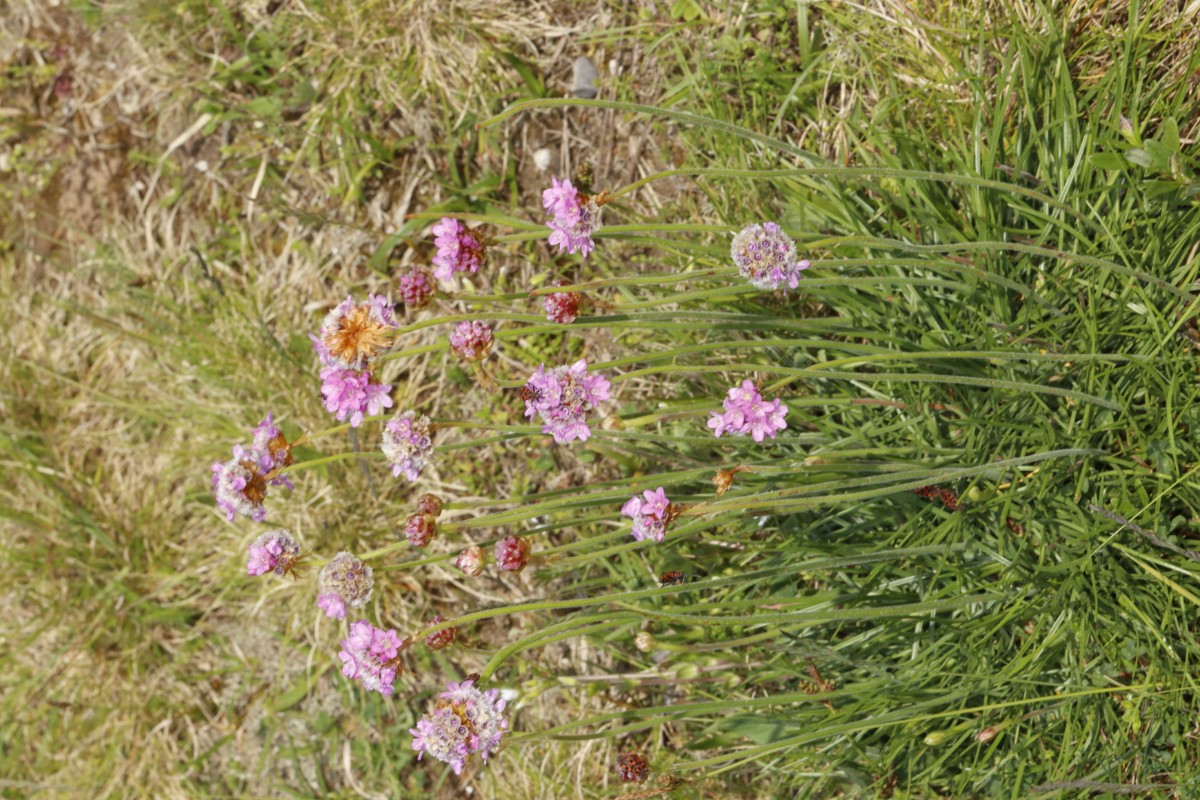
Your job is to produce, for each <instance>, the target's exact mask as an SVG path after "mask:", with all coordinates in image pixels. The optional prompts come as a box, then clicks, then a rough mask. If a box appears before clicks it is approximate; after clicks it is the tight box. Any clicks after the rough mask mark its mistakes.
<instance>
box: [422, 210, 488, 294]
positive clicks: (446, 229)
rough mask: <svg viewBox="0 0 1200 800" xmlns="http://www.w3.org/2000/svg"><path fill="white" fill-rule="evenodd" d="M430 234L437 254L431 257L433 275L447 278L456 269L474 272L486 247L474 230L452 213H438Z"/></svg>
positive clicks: (481, 259)
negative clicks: (438, 216)
mask: <svg viewBox="0 0 1200 800" xmlns="http://www.w3.org/2000/svg"><path fill="white" fill-rule="evenodd" d="M433 235H434V237H435V238H434V240H433V243H434V244H435V245H437V254H436V255H435V256H434V257H433V266H434V270H433V276H434V277H435V278H437V279H438V280H439V281H449V280H450V279H451V278H452V277H453V276H454V273H456V272H469V273H471V274H472V275H474V274H475V273H476V272H478V271H479V268H480V267H481V266H482V265H483V262H484V258H485V256H486V254H487V251H486V250H485V248H484V246H483V239H482V238H481V237H480V236H479V234H478V233H476V232H475V231H472V230H469V229H468V228H467V226H466V225H463V224H462V223H461V222H459V221H458V220H456V219H454V217H442V219H441V221H440V222H438V223H437V224H436V225H434V226H433Z"/></svg>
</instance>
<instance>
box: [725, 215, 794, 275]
mask: <svg viewBox="0 0 1200 800" xmlns="http://www.w3.org/2000/svg"><path fill="white" fill-rule="evenodd" d="M730 254H731V255H732V256H733V263H734V264H736V265H737V268H738V272H739V273H740V274H741V276H742V277H743V278H745V279H746V280H748V281H750V283H751V284H752V285H754V286H756V287H758V288H759V289H778V288H779V286H780V285H781V284H784V283H786V284H787V285H788V286H789V287H791V288H792V289H795V288H796V287H797V286H799V285H800V273H801V272H803V271H804V270H806V269H808V268H809V267H811V266H812V263H811V262H809V261H807V260H803V261H802V260H799V259H798V257H797V254H796V243H795V242H793V241H792V240H791V238H790V237H789V236H788V235H787V234H786V233H784V232H783V229H782V228H780V227H779V226H778V225H776V224H775V223H774V222H763V223H754V224H753V225H747V226H746V227H745V228H743V229H742V230H741V231H739V232H738V233H737V235H735V236H734V237H733V244H732V245H731V246H730Z"/></svg>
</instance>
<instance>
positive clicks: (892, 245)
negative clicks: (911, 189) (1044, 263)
mask: <svg viewBox="0 0 1200 800" xmlns="http://www.w3.org/2000/svg"><path fill="white" fill-rule="evenodd" d="M808 244H809V245H810V246H811V247H840V246H844V245H855V246H860V247H878V248H882V249H892V250H901V251H904V252H908V253H934V254H942V253H1005V252H1008V253H1025V254H1026V255H1033V256H1041V257H1043V258H1053V259H1058V260H1062V261H1073V262H1075V263H1076V264H1081V265H1083V266H1087V267H1096V268H1098V269H1105V270H1109V271H1111V272H1116V273H1118V274H1120V275H1124V276H1125V277H1128V278H1137V279H1138V280H1139V281H1142V282H1143V283H1150V284H1153V285H1155V286H1157V287H1158V288H1160V289H1163V290H1165V291H1167V292H1170V293H1171V294H1173V295H1175V296H1176V297H1178V298H1179V299H1181V300H1187V301H1189V302H1193V301H1195V298H1194V297H1193V296H1192V295H1191V294H1190V293H1189V292H1188V291H1187V290H1185V289H1180V288H1179V287H1178V286H1175V285H1173V284H1171V283H1168V282H1167V281H1165V280H1163V279H1162V278H1159V277H1158V276H1156V275H1151V274H1150V273H1148V272H1142V271H1141V270H1136V269H1133V268H1132V267H1126V266H1124V265H1121V264H1117V263H1116V262H1114V261H1108V260H1107V259H1103V258H1096V257H1095V256H1087V255H1083V254H1080V253H1068V252H1066V251H1064V250H1054V249H1051V248H1048V247H1038V246H1036V245H1032V244H1021V243H1019V242H958V243H955V244H911V243H909V242H901V241H898V240H895V239H880V238H876V237H872V236H831V237H827V238H824V239H818V240H815V241H812V242H809V243H808Z"/></svg>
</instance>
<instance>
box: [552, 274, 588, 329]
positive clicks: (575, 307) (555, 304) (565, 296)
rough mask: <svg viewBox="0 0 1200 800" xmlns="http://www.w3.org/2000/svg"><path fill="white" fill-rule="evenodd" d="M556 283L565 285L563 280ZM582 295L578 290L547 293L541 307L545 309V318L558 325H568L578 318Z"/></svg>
mask: <svg viewBox="0 0 1200 800" xmlns="http://www.w3.org/2000/svg"><path fill="white" fill-rule="evenodd" d="M556 285H558V286H565V285H566V282H565V281H557V282H556ZM582 301H583V296H582V295H580V294H579V293H578V292H555V293H554V294H548V295H546V297H545V298H544V299H543V300H542V308H543V309H545V311H546V319H548V320H550V321H551V322H557V323H558V324H560V325H570V324H571V323H572V322H574V321H575V320H576V319H578V318H579V306H580V304H581V303H582Z"/></svg>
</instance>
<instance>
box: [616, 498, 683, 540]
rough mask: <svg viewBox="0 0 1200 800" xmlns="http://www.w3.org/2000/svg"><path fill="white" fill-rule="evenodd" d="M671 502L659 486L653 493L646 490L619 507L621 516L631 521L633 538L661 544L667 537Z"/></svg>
mask: <svg viewBox="0 0 1200 800" xmlns="http://www.w3.org/2000/svg"><path fill="white" fill-rule="evenodd" d="M670 508H671V501H670V500H668V499H667V493H666V492H664V491H663V488H662V487H661V486H660V487H658V488H657V489H655V490H654V491H650V490H649V489H647V490H646V491H644V492H642V496H641V497H638V496H637V495H636V494H635V495H634V496H633V497H631V498H629V500H628V501H627V502H626V503H625V505H623V506H621V515H622V516H626V517H631V518H632V519H633V538H634V539H637V540H638V541H639V542H641V541H645V540H646V539H653V540H654V541H656V542H661V541H662V540H663V538H664V537H665V536H666V535H667V523H668V522H670V516H669V515H670Z"/></svg>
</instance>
